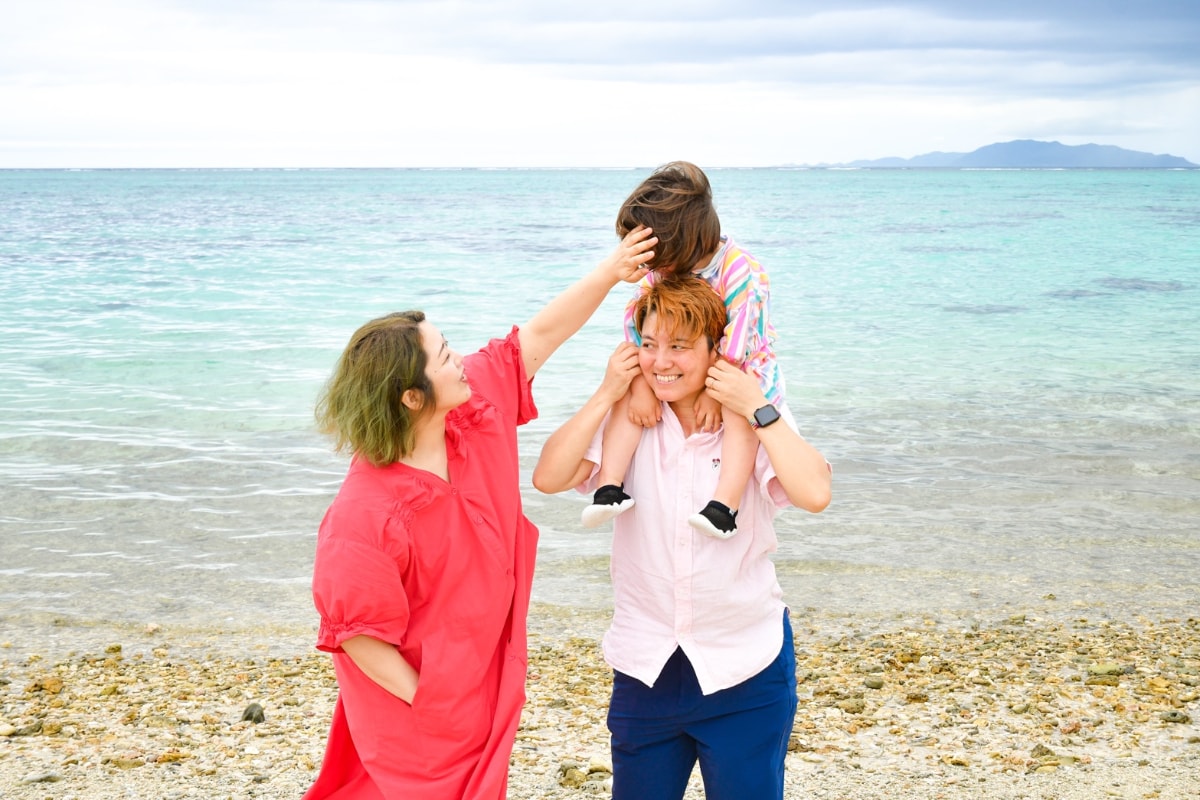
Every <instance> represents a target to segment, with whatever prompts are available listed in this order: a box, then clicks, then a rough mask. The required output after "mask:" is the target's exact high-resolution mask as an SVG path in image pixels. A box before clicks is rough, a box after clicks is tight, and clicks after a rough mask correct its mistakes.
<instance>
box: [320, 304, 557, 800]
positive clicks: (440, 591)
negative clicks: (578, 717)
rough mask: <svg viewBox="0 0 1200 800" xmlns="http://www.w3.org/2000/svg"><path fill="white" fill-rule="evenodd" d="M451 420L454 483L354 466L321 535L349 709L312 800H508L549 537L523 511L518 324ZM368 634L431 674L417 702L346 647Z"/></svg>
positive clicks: (341, 715)
mask: <svg viewBox="0 0 1200 800" xmlns="http://www.w3.org/2000/svg"><path fill="white" fill-rule="evenodd" d="M465 369H466V375H467V380H468V381H469V383H470V385H471V399H470V400H468V401H467V402H466V403H464V404H463V405H461V406H459V407H458V408H456V409H454V410H453V411H451V412H450V413H449V414H448V415H447V416H446V449H447V455H448V456H449V471H450V482H449V483H446V482H444V481H442V480H441V479H440V478H438V477H437V476H435V475H432V474H431V473H428V472H425V471H423V470H418V469H413V468H412V467H409V466H407V465H405V464H398V463H397V464H392V465H390V466H387V467H382V468H377V467H373V466H371V465H370V464H369V463H367V462H366V461H363V460H358V459H356V460H355V461H354V462H353V463H352V464H351V465H350V469H349V472H348V473H347V475H346V479H345V481H344V483H343V484H342V487H341V489H340V491H339V492H338V495H337V497H336V498H335V499H334V501H333V504H332V505H331V506H330V507H329V510H328V511H327V512H326V514H325V518H324V520H323V521H322V522H321V528H320V532H319V535H318V537H317V552H316V560H315V565H314V568H313V599H314V602H315V604H316V606H317V611H318V612H319V614H320V617H321V627H320V631H319V633H318V635H317V647H318V648H319V649H321V650H326V651H328V652H331V653H333V663H334V668H335V670H336V673H337V680H338V699H337V705H336V707H335V708H334V712H333V723H332V727H331V730H330V733H329V743H328V745H327V747H326V751H325V760H324V763H323V764H322V765H321V773H320V775H318V776H317V780H316V782H315V783H314V784H313V786H312V788H310V789H309V790H308V792H307V793H306V794H305V795H304V798H305V800H324V798H337V800H348V799H349V798H354V800H359V799H360V798H361V799H363V800H366V799H367V798H370V799H371V800H376V799H377V798H386V800H392V799H393V798H404V800H423V799H425V798H428V800H450V799H451V798H472V800H474V798H487V800H503V798H504V796H505V793H506V790H507V785H508V762H509V757H510V755H511V754H512V747H513V741H514V739H515V738H516V731H517V724H518V723H519V722H520V717H521V707H522V706H523V705H524V703H525V673H526V657H527V653H526V629H525V624H526V616H527V613H528V610H529V592H530V587H531V585H532V582H533V565H534V556H535V552H536V548H537V537H538V532H537V528H536V527H534V525H533V523H531V522H530V521H529V520H528V519H526V518H525V515H524V513H523V512H522V509H521V492H520V487H519V477H520V476H519V465H518V458H517V426H518V425H522V424H524V423H526V422H528V421H529V420H531V419H534V418H535V417H536V416H537V409H536V407H535V406H534V403H533V396H532V394H531V392H530V385H529V381H528V379H527V378H526V376H525V370H524V367H523V365H522V362H521V351H520V344H519V341H518V339H517V329H516V328H513V330H512V331H511V332H510V333H509V335H508V337H507V338H505V339H495V340H493V341H491V342H489V343H488V345H487V346H486V347H484V348H483V349H482V350H480V351H479V352H478V353H474V354H472V355H470V356H467V357H466V359H465ZM359 634H367V635H369V636H374V637H376V638H378V639H382V640H383V641H385V642H391V643H393V644H395V645H396V646H397V647H398V648H399V649H400V653H401V654H402V655H403V656H404V658H405V659H407V660H408V662H409V663H410V664H412V666H413V667H414V668H415V669H416V670H417V671H418V673H419V674H420V680H419V682H418V687H417V693H416V696H415V697H414V698H413V702H412V705H409V704H408V703H405V702H404V701H403V700H401V699H399V698H398V697H396V696H394V695H392V694H391V693H390V692H387V691H386V690H384V689H383V688H381V687H380V686H379V685H378V684H376V683H375V682H374V681H372V680H371V679H370V678H368V677H367V676H366V675H365V674H364V673H363V672H362V671H361V670H359V669H358V667H357V666H356V665H355V664H354V662H353V661H351V660H350V657H349V656H347V655H346V654H345V653H344V652H342V650H341V644H342V642H344V641H346V640H347V639H349V638H350V637H352V636H357V635H359Z"/></svg>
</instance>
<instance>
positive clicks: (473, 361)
mask: <svg viewBox="0 0 1200 800" xmlns="http://www.w3.org/2000/svg"><path fill="white" fill-rule="evenodd" d="M519 330H520V329H519V328H518V327H517V326H515V325H514V326H513V329H512V330H511V331H509V334H508V336H505V337H504V338H503V339H492V340H491V341H490V342H488V343H487V344H486V345H485V346H484V347H483V348H482V349H480V350H479V351H478V352H476V353H472V354H470V355H469V356H467V357H466V358H465V359H463V363H464V369H465V370H466V373H467V381H468V382H470V384H471V391H472V392H475V393H478V394H480V395H482V396H483V397H485V398H486V399H487V401H488V402H489V403H491V404H492V405H493V406H494V407H495V408H496V409H497V410H498V411H499V412H500V414H501V416H502V417H503V418H504V420H505V421H506V422H507V423H508V424H511V425H524V424H525V423H526V422H529V421H530V420H533V419H537V413H538V412H537V406H536V405H534V402H533V390H532V388H531V386H530V382H529V377H528V376H527V375H526V374H525V362H524V360H522V358H521V339H520V337H519V336H518V333H519Z"/></svg>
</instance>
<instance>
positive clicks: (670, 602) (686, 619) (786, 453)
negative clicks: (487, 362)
mask: <svg viewBox="0 0 1200 800" xmlns="http://www.w3.org/2000/svg"><path fill="white" fill-rule="evenodd" d="M634 314H635V321H636V324H637V326H638V331H639V333H640V335H641V339H642V344H641V346H640V347H635V346H634V345H632V344H629V343H623V344H622V345H620V346H619V347H618V348H617V350H616V351H615V352H614V354H613V355H612V357H611V358H610V359H609V363H608V368H607V370H606V371H605V376H604V379H603V381H602V382H601V384H600V387H599V388H598V389H597V390H596V392H595V393H594V394H593V395H592V397H591V398H589V399H588V401H587V402H586V403H585V404H584V406H583V407H582V408H581V409H580V410H579V411H578V412H577V413H576V414H575V415H574V416H573V417H572V418H571V419H570V420H568V421H567V422H566V423H565V424H564V425H563V426H562V427H561V428H559V429H558V430H557V431H555V432H554V434H553V435H551V436H550V438H549V439H547V441H546V444H545V446H544V447H543V449H542V455H541V458H540V460H539V461H538V465H537V467H536V469H535V470H534V475H533V483H534V486H536V487H537V488H538V489H539V490H541V491H543V492H548V493H550V492H560V491H564V490H566V489H569V488H576V489H578V490H579V491H581V492H583V493H590V492H592V491H593V490H594V489H595V486H594V484H595V483H596V472H597V464H599V463H600V461H601V443H602V437H603V429H604V424H605V422H606V420H607V419H608V415H609V413H610V411H611V409H612V407H613V405H614V404H615V403H616V402H617V401H618V400H619V399H620V398H621V397H622V396H623V395H624V393H625V391H626V389H627V388H628V386H629V382H630V380H632V378H633V376H634V375H637V374H641V375H642V376H644V377H645V379H646V381H647V383H649V385H650V386H651V387H652V388H653V389H654V393H655V395H656V397H657V398H658V400H659V401H660V402H661V403H662V404H663V409H662V410H663V415H662V421H661V422H660V423H659V424H658V425H657V426H655V427H653V428H648V429H645V430H644V432H643V433H642V439H641V442H640V444H639V445H638V449H637V452H636V454H635V456H634V460H633V462H632V464H631V465H630V468H629V471H628V472H627V474H626V483H627V485H629V486H630V487H631V489H632V493H633V494H634V496H635V497H637V498H638V502H637V505H636V506H634V507H633V508H631V509H630V510H629V511H627V512H626V513H624V514H622V515H621V516H619V517H617V518H616V519H615V520H614V523H613V524H614V536H613V551H612V568H611V569H612V584H613V592H614V613H613V620H612V624H611V626H610V627H609V630H608V632H607V633H606V635H605V637H604V655H605V659H606V660H607V661H608V663H609V664H610V665H611V666H612V667H613V670H614V676H613V696H612V701H611V703H610V706H609V717H608V724H609V730H610V731H611V733H612V756H613V797H614V800H626V799H627V798H633V797H637V798H647V799H648V800H659V799H660V798H661V800H678V798H682V797H683V794H684V791H685V789H686V786H687V782H688V778H689V776H690V775H691V772H692V768H693V766H694V765H695V763H696V762H697V761H699V762H700V770H701V774H702V776H703V778H704V785H705V793H706V795H707V796H708V797H709V798H715V799H719V798H731V799H732V798H739V799H740V798H745V797H754V798H771V797H776V798H782V797H783V767H784V756H785V755H786V752H787V742H788V738H789V736H790V734H791V729H792V722H793V720H794V717H795V710H796V679H795V654H794V649H793V643H792V634H791V627H790V625H789V623H788V619H787V608H786V606H785V605H784V602H783V593H782V591H781V589H780V587H779V583H778V581H777V580H776V578H775V568H774V565H773V564H772V563H771V560H770V554H771V553H772V552H774V550H775V549H776V538H775V529H774V525H773V518H774V515H775V513H776V511H777V510H778V509H780V508H784V507H787V506H796V507H799V508H803V509H805V510H807V511H812V512H818V511H821V510H822V509H824V508H825V506H827V505H828V503H829V498H830V485H831V480H830V470H829V464H828V462H827V461H826V460H825V459H824V457H823V456H822V455H821V454H820V453H819V452H818V451H817V450H816V449H814V448H813V447H812V446H811V445H809V444H808V443H807V442H806V441H805V440H804V439H803V438H801V437H800V435H799V434H798V433H797V432H796V428H795V422H794V421H793V420H792V419H791V415H790V414H788V413H787V410H786V408H785V409H784V410H783V412H782V414H781V413H780V412H779V411H778V410H776V408H775V406H773V405H771V403H770V402H768V400H767V398H766V397H765V396H764V395H763V392H762V389H761V388H760V387H759V385H758V382H757V381H756V380H755V379H754V378H753V377H752V376H750V375H747V374H745V373H743V372H741V371H740V370H738V369H737V368H736V367H733V366H732V365H730V364H728V363H727V362H725V361H723V360H720V359H719V358H718V354H717V350H716V343H717V342H719V341H720V337H721V332H722V330H723V328H724V325H725V316H726V315H725V308H724V305H723V303H722V302H721V299H720V297H719V296H717V294H716V293H715V292H714V291H713V290H712V289H711V288H710V287H709V286H708V285H707V284H706V283H704V282H703V281H701V280H699V279H695V278H683V279H680V280H673V281H664V282H662V283H660V284H657V285H655V286H654V287H652V288H651V289H650V290H649V291H647V292H646V293H645V294H643V296H642V297H641V298H640V299H639V301H638V306H637V308H636V309H635V312H634ZM705 388H707V390H708V393H709V394H710V395H712V396H713V397H715V398H716V399H717V400H718V401H720V402H721V404H722V406H723V407H724V412H725V413H726V414H739V415H741V416H743V417H745V418H747V419H749V420H750V421H751V423H752V424H753V425H754V428H755V431H756V434H757V436H758V439H759V449H758V453H757V456H756V463H755V469H754V475H753V478H752V480H751V481H750V483H749V484H748V486H747V488H746V491H745V494H744V495H743V497H742V503H741V512H740V514H739V516H738V528H739V531H740V533H739V535H738V536H735V537H733V538H731V539H724V540H722V539H715V538H712V537H708V536H703V535H701V534H700V533H698V532H697V531H696V530H695V529H693V528H692V527H691V526H689V525H688V522H687V519H688V516H689V515H690V514H691V513H692V512H693V511H694V506H695V504H696V501H697V500H701V499H703V498H706V497H710V496H711V495H712V491H713V489H714V487H715V486H716V482H717V477H718V474H719V467H720V458H721V438H722V435H723V431H722V429H718V430H717V431H716V432H710V433H705V432H703V431H701V430H700V428H699V425H698V424H697V420H696V414H695V404H696V400H697V398H698V397H699V396H700V393H701V391H702V390H704V389H705Z"/></svg>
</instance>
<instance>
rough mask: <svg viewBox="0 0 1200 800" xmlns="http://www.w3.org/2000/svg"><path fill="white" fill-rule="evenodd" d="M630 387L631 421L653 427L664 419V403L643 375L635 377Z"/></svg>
mask: <svg viewBox="0 0 1200 800" xmlns="http://www.w3.org/2000/svg"><path fill="white" fill-rule="evenodd" d="M631 346H632V345H631ZM635 349H636V348H635ZM629 389H630V398H629V419H630V421H632V422H633V424H635V425H640V426H641V427H643V428H653V427H654V426H655V425H657V424H658V421H659V420H660V419H662V403H660V402H658V398H657V397H655V396H654V390H653V389H651V388H650V386H649V384H647V383H646V380H645V379H644V378H642V377H641V376H638V377H637V378H634V380H633V383H631V384H630V386H629Z"/></svg>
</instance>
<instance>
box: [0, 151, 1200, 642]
mask: <svg viewBox="0 0 1200 800" xmlns="http://www.w3.org/2000/svg"><path fill="white" fill-rule="evenodd" d="M647 172H648V169H638V170H611V171H587V170H572V171H506V170H497V171H485V170H436V171H418V170H344V171H343V170H328V171H318V170H311V171H310V170H295V171H282V170H275V171H271V170H262V171H257V170H252V171H219V170H214V171H151V170H147V171H0V298H2V303H0V624H4V625H10V624H15V622H16V621H18V620H28V619H44V620H59V621H68V622H71V621H74V622H89V621H91V622H119V623H129V624H136V625H142V624H161V625H168V624H193V623H195V624H210V623H214V622H215V623H217V624H219V625H224V626H228V627H230V628H237V627H239V626H242V625H252V624H254V623H256V622H261V621H263V620H271V621H275V622H279V623H281V624H285V625H286V624H292V625H307V624H313V623H315V616H314V612H313V611H312V607H311V603H310V601H309V594H308V579H309V574H310V570H311V559H312V551H313V546H314V541H315V531H316V528H317V524H318V522H319V520H320V517H321V514H322V512H323V510H324V508H325V506H326V505H327V503H328V502H329V500H330V498H331V497H332V495H333V493H334V492H335V491H336V489H337V487H338V484H339V482H340V480H341V477H342V474H343V472H344V469H345V460H344V459H343V458H342V457H340V456H336V455H334V454H333V453H332V452H331V451H330V449H329V446H328V443H327V442H325V441H324V440H323V439H321V438H320V437H319V436H318V435H317V434H315V433H314V431H313V425H312V404H313V399H314V396H315V394H316V392H317V390H318V388H319V386H320V384H321V382H322V381H323V380H324V379H325V377H326V375H327V374H328V372H329V370H330V367H331V365H332V363H333V361H334V359H335V358H336V356H337V354H338V352H339V351H340V349H341V347H342V345H343V344H344V343H345V341H346V339H347V337H348V336H349V334H350V333H351V331H353V330H354V328H356V327H357V326H358V325H359V324H361V323H362V322H364V321H366V320H367V319H369V318H371V317H374V316H377V315H379V314H382V313H385V312H388V311H392V310H399V309H403V308H412V307H417V308H423V309H425V310H426V311H427V312H428V313H429V315H430V317H431V318H432V319H433V321H434V322H435V323H436V324H438V325H439V326H440V327H441V328H442V329H443V331H444V332H446V334H447V336H448V337H449V338H450V341H451V343H452V344H453V345H454V346H455V347H456V348H458V349H460V350H468V349H474V348H476V347H478V346H480V345H481V344H483V343H484V341H486V339H487V338H489V337H491V336H494V335H500V334H503V333H505V332H506V331H507V329H508V327H509V326H510V325H511V324H512V323H514V322H520V321H523V320H525V319H526V318H528V316H529V315H531V314H532V313H533V312H534V311H535V310H536V309H537V308H538V307H539V305H540V304H541V303H543V302H544V301H546V300H547V299H549V298H550V297H552V296H553V295H555V294H556V293H557V292H558V291H560V290H561V289H563V288H564V287H565V286H567V285H568V284H569V283H570V282H571V281H572V280H573V279H574V278H575V277H576V276H577V275H580V274H582V273H583V272H584V271H585V270H587V269H589V268H590V267H591V266H592V265H593V264H594V263H595V262H596V261H597V260H599V259H600V258H602V257H603V256H604V255H605V254H606V253H607V252H608V251H609V250H610V249H611V247H612V246H613V245H615V243H616V237H615V234H614V233H613V231H612V221H613V217H614V215H615V211H616V208H617V206H618V205H619V203H620V202H621V201H622V199H623V198H624V197H625V195H626V194H627V193H628V191H629V190H630V189H631V188H632V187H633V186H634V185H636V184H637V183H638V182H639V181H640V180H641V178H642V177H643V176H644V175H645V174H647ZM710 176H711V178H712V181H713V185H714V190H715V195H716V198H717V204H718V208H719V210H720V212H721V215H722V221H723V223H724V228H725V231H726V232H727V233H730V234H732V235H733V236H734V237H735V238H736V239H738V240H739V242H740V243H741V244H742V245H743V246H744V247H746V248H747V249H748V250H750V251H751V252H752V253H754V254H755V255H756V256H757V257H758V258H759V259H760V260H761V261H762V262H763V264H764V265H765V266H766V268H767V269H768V271H769V272H770V275H771V278H772V282H773V292H774V296H773V303H774V308H773V311H774V316H775V322H776V326H777V328H778V329H779V333H780V341H779V352H780V354H781V359H782V361H783V367H784V371H785V374H786V376H787V378H788V389H789V404H790V406H791V408H792V410H793V412H794V414H795V416H796V417H797V419H798V421H799V423H800V426H801V430H802V432H803V434H804V435H805V436H806V437H807V438H808V439H809V440H810V441H811V442H813V443H814V444H815V445H816V446H817V447H819V448H820V449H821V450H822V451H823V452H824V453H825V455H826V456H827V457H828V458H829V460H830V461H831V462H832V463H833V465H834V469H835V481H834V501H833V504H832V505H831V506H830V508H829V509H828V510H827V511H826V512H824V513H823V514H820V515H816V516H812V515H806V514H803V513H801V512H796V511H792V512H788V513H785V514H783V515H782V516H781V517H780V519H779V531H780V539H781V545H780V550H779V553H778V557H777V565H778V570H779V574H780V580H781V583H782V584H783V586H784V589H785V593H786V595H787V599H788V600H789V602H790V603H791V604H792V605H793V607H794V608H796V609H798V610H800V611H801V613H803V612H804V610H805V609H810V610H812V613H818V612H820V613H829V614H835V615H837V614H842V615H846V616H847V617H848V618H853V617H856V616H861V617H869V616H875V617H887V616H888V615H889V614H912V613H917V614H922V613H923V614H928V615H929V616H931V617H937V616H938V615H967V616H971V615H983V616H989V615H1004V614H1008V613H1016V612H1021V613H1024V612H1026V611H1034V612H1036V613H1050V614H1053V613H1061V614H1072V613H1085V612H1086V613H1091V614H1104V615H1111V616H1114V617H1126V616H1137V615H1143V614H1147V615H1151V616H1153V615H1160V614H1165V615H1184V616H1187V615H1194V614H1195V611H1196V609H1197V608H1200V581H1198V579H1197V576H1200V172H1197V171H1139V170H1112V171H1055V170H1018V171H940V170H908V171H887V170H874V171H871V170H862V171H834V170H810V171H806V170H783V169H761V170H712V171H711V172H710ZM627 291H628V289H627V287H624V286H621V287H618V288H617V289H615V290H614V292H613V294H612V295H611V296H610V298H609V301H608V302H607V303H606V304H605V306H604V307H603V308H602V309H601V310H600V312H599V313H598V314H597V315H596V316H595V317H594V318H593V320H592V321H591V322H590V323H589V324H588V325H587V326H586V327H585V328H584V330H583V331H582V332H581V333H580V334H579V335H578V336H577V337H576V339H574V340H573V341H572V342H570V343H569V344H568V345H567V346H566V347H564V348H563V349H562V350H561V351H560V352H559V353H558V354H557V355H556V356H555V357H554V359H553V360H551V362H550V363H549V365H548V366H547V367H546V368H545V369H544V370H543V371H542V373H541V374H540V375H539V377H538V379H537V381H536V382H535V396H536V398H537V400H538V403H539V406H540V408H541V418H540V419H539V420H537V421H536V422H535V423H533V424H531V425H529V426H528V427H526V428H525V429H523V432H522V437H521V442H522V450H523V458H524V462H525V467H526V471H527V472H526V474H527V475H528V471H529V470H532V466H533V463H534V461H535V459H536V457H537V453H538V450H539V448H540V445H541V442H542V441H543V440H544V438H545V436H546V435H547V434H548V432H549V431H550V430H552V429H553V427H554V426H555V425H557V424H558V423H560V422H561V421H562V420H564V419H565V418H566V417H567V416H568V415H569V414H570V413H571V411H572V410H573V408H574V407H575V406H576V404H578V403H579V402H581V401H582V400H583V399H584V398H585V396H586V394H587V393H588V392H590V390H591V388H592V386H594V384H595V382H596V381H597V380H598V379H599V377H600V374H601V371H602V370H603V366H604V362H605V358H606V357H607V354H608V353H609V352H610V350H611V348H612V347H613V346H614V345H615V343H616V341H617V340H618V337H619V336H620V324H619V320H620V313H621V311H620V310H621V307H622V305H623V302H624V300H625V299H626V297H627ZM525 498H526V505H527V513H528V514H529V516H530V517H531V518H532V519H533V520H534V521H535V522H536V523H538V524H539V526H540V527H541V528H542V536H543V539H542V547H541V552H540V564H539V574H538V578H537V581H536V583H535V600H537V601H539V602H542V603H550V604H555V605H562V606H570V607H579V608H600V609H602V608H604V607H605V605H606V603H607V602H608V590H607V585H606V580H607V572H606V570H607V561H606V553H607V546H608V534H607V533H605V532H599V533H598V532H594V531H586V532H585V531H584V530H582V529H581V528H580V527H579V525H578V512H579V510H580V508H581V507H582V504H583V502H584V499H583V498H582V497H578V496H575V495H574V494H573V493H567V494H563V495H557V496H552V497H546V496H542V495H539V494H538V493H537V492H536V491H534V490H533V489H532V488H531V487H529V486H528V485H527V486H526V489H525Z"/></svg>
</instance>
